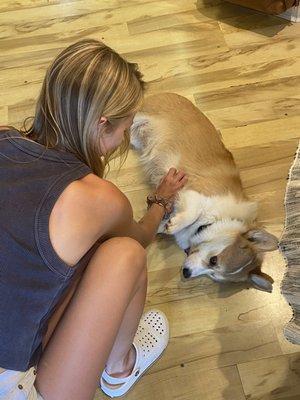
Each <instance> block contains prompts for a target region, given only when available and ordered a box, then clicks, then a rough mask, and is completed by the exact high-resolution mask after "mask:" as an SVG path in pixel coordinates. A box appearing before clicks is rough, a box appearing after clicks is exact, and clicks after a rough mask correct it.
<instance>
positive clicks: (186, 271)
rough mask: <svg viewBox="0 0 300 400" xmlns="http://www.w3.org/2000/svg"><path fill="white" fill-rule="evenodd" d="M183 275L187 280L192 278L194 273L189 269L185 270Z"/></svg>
mask: <svg viewBox="0 0 300 400" xmlns="http://www.w3.org/2000/svg"><path fill="white" fill-rule="evenodd" d="M182 274H183V276H184V277H185V278H186V279H187V278H190V276H191V275H192V272H191V270H190V269H189V268H183V270H182Z"/></svg>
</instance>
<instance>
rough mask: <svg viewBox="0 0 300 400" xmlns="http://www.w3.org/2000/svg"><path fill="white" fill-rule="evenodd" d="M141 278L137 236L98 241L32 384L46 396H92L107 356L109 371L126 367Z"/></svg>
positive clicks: (60, 399) (52, 399)
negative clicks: (134, 238)
mask: <svg viewBox="0 0 300 400" xmlns="http://www.w3.org/2000/svg"><path fill="white" fill-rule="evenodd" d="M146 281H147V271H146V253H145V250H144V249H143V248H142V247H141V246H140V245H139V244H138V243H137V242H136V241H134V240H132V239H130V238H114V239H110V240H107V241H106V242H104V243H103V244H101V245H100V246H99V248H98V249H97V251H96V253H95V254H94V256H93V257H92V259H91V261H90V263H89V265H88V266H87V268H86V270H85V271H84V273H83V276H82V278H81V281H80V282H79V284H78V286H77V288H76V290H75V293H74V295H73V297H72V299H71V300H70V303H69V304H68V306H67V307H66V310H65V312H64V314H63V316H62V317H61V320H60V321H59V323H58V324H57V327H56V328H55V330H54V332H53V334H52V336H51V338H50V340H49V342H48V344H47V346H46V348H45V350H44V353H43V355H42V358H41V360H40V362H39V364H38V368H37V379H36V386H37V388H38V390H39V391H40V393H41V394H42V396H43V397H44V399H45V400H67V399H68V400H69V399H72V400H90V399H93V397H94V394H95V390H96V388H97V383H98V380H99V376H100V374H101V372H102V371H103V369H104V367H105V364H106V362H107V360H108V358H110V359H109V364H108V366H107V369H108V371H112V372H114V371H115V372H121V370H120V368H122V366H124V369H125V370H126V369H130V367H129V365H128V363H131V364H133V362H134V360H132V359H130V358H132V356H131V357H129V356H128V355H129V354H131V353H132V352H130V349H131V344H132V340H133V337H134V334H135V332H136V329H137V326H138V322H139V320H140V317H141V314H142V311H143V308H144V303H145V295H146ZM110 354H111V356H110ZM109 356H110V357H109ZM132 366H133V365H131V367H132Z"/></svg>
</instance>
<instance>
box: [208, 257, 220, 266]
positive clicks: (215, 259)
mask: <svg viewBox="0 0 300 400" xmlns="http://www.w3.org/2000/svg"><path fill="white" fill-rule="evenodd" d="M217 263H218V257H217V256H213V257H210V259H209V265H212V266H214V265H217Z"/></svg>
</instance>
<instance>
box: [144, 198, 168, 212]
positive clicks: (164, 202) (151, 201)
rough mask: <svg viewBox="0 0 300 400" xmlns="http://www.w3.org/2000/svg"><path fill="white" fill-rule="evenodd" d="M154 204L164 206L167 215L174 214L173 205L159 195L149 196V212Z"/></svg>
mask: <svg viewBox="0 0 300 400" xmlns="http://www.w3.org/2000/svg"><path fill="white" fill-rule="evenodd" d="M152 204H158V205H160V206H162V207H163V208H164V209H165V212H166V213H167V214H169V213H171V212H172V209H173V203H172V202H170V201H168V200H166V199H164V198H163V197H161V196H159V195H157V194H149V195H148V196H147V205H148V210H149V208H150V207H151V206H152Z"/></svg>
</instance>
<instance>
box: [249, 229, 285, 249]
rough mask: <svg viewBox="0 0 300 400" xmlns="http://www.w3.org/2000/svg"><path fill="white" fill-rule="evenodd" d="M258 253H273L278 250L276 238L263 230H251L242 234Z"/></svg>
mask: <svg viewBox="0 0 300 400" xmlns="http://www.w3.org/2000/svg"><path fill="white" fill-rule="evenodd" d="M243 236H244V237H245V238H246V239H247V240H249V241H250V242H251V243H252V245H253V246H254V247H255V248H256V249H257V250H258V251H273V250H276V249H277V248H278V239H277V237H276V236H274V235H271V233H269V232H267V231H265V230H264V229H251V230H250V231H248V232H246V233H244V234H243Z"/></svg>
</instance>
